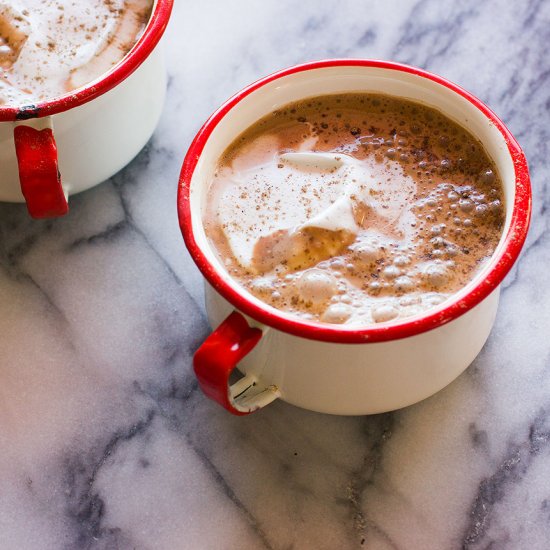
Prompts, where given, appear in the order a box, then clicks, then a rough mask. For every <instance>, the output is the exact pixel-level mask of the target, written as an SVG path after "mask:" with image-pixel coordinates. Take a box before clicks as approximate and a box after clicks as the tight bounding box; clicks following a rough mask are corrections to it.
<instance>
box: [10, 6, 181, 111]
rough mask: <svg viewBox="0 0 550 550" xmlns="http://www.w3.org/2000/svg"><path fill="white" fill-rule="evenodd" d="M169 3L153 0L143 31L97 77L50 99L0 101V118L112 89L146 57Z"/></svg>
mask: <svg viewBox="0 0 550 550" xmlns="http://www.w3.org/2000/svg"><path fill="white" fill-rule="evenodd" d="M173 4H174V0H157V3H156V5H155V6H154V8H153V12H152V14H151V17H150V18H149V22H148V23H147V26H146V27H145V31H144V32H143V35H142V36H141V37H140V38H139V40H138V41H137V42H136V43H135V45H134V47H133V48H132V49H131V50H130V51H129V52H128V53H127V54H126V55H125V56H124V57H123V58H122V59H121V60H120V61H119V62H118V63H117V64H116V65H115V66H114V67H113V68H112V69H110V70H109V71H107V72H106V73H103V74H102V75H100V76H99V77H98V79H95V80H92V81H91V82H89V83H88V84H85V85H84V86H82V87H80V88H77V89H76V90H75V91H74V92H68V93H66V94H63V95H60V96H57V97H54V98H52V99H46V100H44V101H39V102H36V103H30V104H24V105H16V106H2V105H0V122H13V121H18V120H28V119H31V118H41V117H45V116H49V115H55V114H58V113H62V112H64V111H68V110H69V109H72V108H74V107H79V106H80V105H83V104H84V103H88V101H92V100H93V99H96V98H97V97H99V96H100V95H103V94H104V93H106V92H108V91H109V90H111V89H113V88H114V87H115V86H117V85H118V84H120V83H121V82H122V81H123V80H125V79H126V78H128V77H129V76H130V75H131V74H132V73H133V72H134V71H135V70H136V69H137V68H138V67H139V66H140V65H141V64H142V63H143V62H144V61H145V60H146V59H147V58H148V57H149V55H150V54H151V52H152V51H153V49H154V48H155V46H156V45H157V44H158V42H159V40H160V39H161V38H162V35H163V34H164V31H165V30H166V26H167V25H168V21H169V20H170V14H171V13H172V7H173Z"/></svg>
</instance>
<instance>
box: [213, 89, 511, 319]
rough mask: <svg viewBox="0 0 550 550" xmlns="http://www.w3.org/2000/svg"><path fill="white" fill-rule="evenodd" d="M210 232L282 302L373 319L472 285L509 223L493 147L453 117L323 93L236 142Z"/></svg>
mask: <svg viewBox="0 0 550 550" xmlns="http://www.w3.org/2000/svg"><path fill="white" fill-rule="evenodd" d="M208 193H209V194H208V201H207V206H206V208H205V212H204V225H205V229H206V233H207V235H208V237H209V239H210V241H211V243H212V244H213V247H214V249H215V250H216V251H217V254H218V255H219V257H220V258H221V259H222V261H223V263H224V265H225V267H226V269H227V272H228V273H229V275H230V276H231V277H233V278H234V279H236V280H237V281H239V282H240V284H241V285H242V286H243V287H244V288H246V289H247V290H248V291H249V292H250V293H252V294H254V295H255V296H256V297H257V298H259V299H261V300H262V301H264V302H265V303H267V304H269V305H271V306H273V307H274V308H277V309H280V310H284V311H287V312H290V313H293V314H294V315H296V316H298V317H300V318H302V319H304V320H313V321H321V322H325V323H334V324H350V325H368V324H372V323H383V322H388V321H392V320H397V319H400V318H405V317H409V316H412V315H417V314H419V313H422V312H424V311H426V310H429V309H430V308H433V307H434V306H436V305H439V304H441V303H442V302H444V301H445V300H446V299H448V298H449V297H450V296H452V295H453V294H454V293H456V292H457V291H459V290H460V289H461V288H463V287H464V286H465V285H466V284H467V283H468V282H470V281H471V280H472V279H473V278H474V277H475V276H476V274H477V273H478V272H479V270H480V269H481V268H482V267H483V265H484V264H485V263H486V262H487V260H488V259H489V258H490V257H491V255H492V254H493V252H494V251H495V249H496V247H497V245H498V243H499V240H500V238H501V234H502V230H503V227H504V218H505V211H504V204H503V203H504V199H503V186H502V182H501V180H500V177H499V174H498V172H497V170H496V167H495V165H494V163H493V161H492V160H491V159H490V158H489V156H488V155H487V153H486V152H485V150H484V148H483V146H482V145H481V143H480V142H479V141H478V140H477V139H476V138H475V137H474V136H473V135H472V134H470V133H469V132H468V131H467V130H466V129H464V128H463V127H461V126H460V125H458V124H457V123H455V122H454V121H452V120H451V119H449V118H448V117H446V116H444V115H443V114H442V113H441V112H439V111H437V110H435V109H433V108H431V107H427V106H424V105H421V104H420V103H416V102H412V101H409V100H407V99H403V98H394V97H390V96H384V95H377V94H372V93H345V94H336V95H325V96H320V97H311V98H308V99H305V100H301V101H299V102H296V103H292V104H288V105H286V106H283V107H282V108H279V109H278V110H277V111H275V112H273V113H271V114H269V115H268V116H266V117H264V118H262V119H261V120H259V121H258V122H256V123H255V124H253V125H252V126H251V127H250V128H248V129H247V130H246V131H245V132H244V133H243V134H241V135H240V136H238V137H237V138H236V139H235V140H234V141H233V143H232V144H231V145H230V146H229V147H228V148H227V149H226V151H225V152H224V154H223V155H222V157H221V158H220V159H219V163H218V166H217V169H216V171H215V174H214V176H213V178H212V181H211V182H210V187H209V192H208Z"/></svg>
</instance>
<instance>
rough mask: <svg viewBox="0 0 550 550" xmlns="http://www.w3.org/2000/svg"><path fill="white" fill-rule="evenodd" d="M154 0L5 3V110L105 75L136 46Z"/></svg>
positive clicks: (0, 14) (1, 75)
mask: <svg viewBox="0 0 550 550" xmlns="http://www.w3.org/2000/svg"><path fill="white" fill-rule="evenodd" d="M152 6H153V0H126V1H125V0H0V105H10V106H19V105H26V104H30V103H33V102H36V101H41V100H46V99H51V98H54V97H58V96H60V95H63V94H66V93H67V92H70V91H72V90H75V89H77V88H79V87H81V86H83V85H85V84H87V83H89V82H91V81H93V80H95V79H96V78H97V77H99V76H101V75H102V74H103V73H105V72H107V71H108V70H109V69H111V68H112V67H113V66H114V65H116V63H118V62H119V61H120V60H121V59H122V58H123V57H124V56H125V55H126V54H127V53H128V52H129V51H130V50H131V49H132V47H133V46H134V45H135V43H136V42H137V40H138V39H139V37H140V36H141V34H142V33H143V30H144V29H145V26H146V24H147V22H148V20H149V18H150V16H151V10H152Z"/></svg>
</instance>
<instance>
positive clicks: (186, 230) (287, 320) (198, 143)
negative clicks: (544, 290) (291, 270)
mask: <svg viewBox="0 0 550 550" xmlns="http://www.w3.org/2000/svg"><path fill="white" fill-rule="evenodd" d="M349 66H351V67H367V68H381V69H388V70H395V71H401V72H406V73H410V74H413V75H416V76H419V77H422V78H426V79H428V80H431V81H433V82H435V83H437V84H439V85H441V86H444V87H446V88H448V89H450V90H451V91H453V92H455V93H457V94H458V95H460V96H462V97H463V98H465V99H466V100H468V101H469V102H470V103H471V104H472V105H474V106H475V107H476V108H477V109H478V110H479V111H481V113H482V114H483V115H484V116H485V117H486V118H488V119H489V121H490V122H491V123H492V124H493V125H494V126H495V127H496V128H497V129H498V130H499V132H500V133H501V134H502V136H503V138H504V141H505V143H506V146H507V148H508V152H509V154H510V157H511V159H512V162H513V165H514V173H515V197H514V204H513V209H512V215H511V221H510V226H509V228H508V231H507V233H506V235H505V237H504V242H503V245H502V247H501V250H500V252H499V253H498V254H493V256H492V258H491V263H490V266H489V268H488V271H487V273H486V274H485V275H484V276H483V277H482V278H480V279H479V280H478V281H477V283H476V284H475V286H473V287H472V288H471V289H470V291H469V292H468V293H467V294H465V295H464V296H461V297H460V298H458V299H454V300H453V298H452V297H451V298H449V299H448V300H447V301H446V302H444V304H442V306H443V305H444V306H445V307H441V308H433V310H430V309H429V310H427V311H426V312H425V313H423V314H420V315H418V316H414V317H410V318H404V319H403V320H400V321H396V322H391V323H388V324H386V323H382V324H380V325H376V324H373V325H359V326H353V325H352V326H349V327H346V326H345V325H334V324H326V323H320V322H311V321H306V320H302V319H300V318H299V317H297V316H294V315H292V314H291V313H287V312H284V311H282V310H277V309H275V308H270V307H269V306H268V305H267V304H265V307H262V306H260V305H258V304H256V303H254V302H252V301H251V300H250V299H249V298H248V297H247V296H246V293H247V291H246V290H245V289H244V288H243V289H242V291H240V292H239V291H238V290H236V289H235V288H233V287H232V286H231V285H229V284H228V283H227V281H226V278H227V275H225V276H224V274H223V273H221V272H219V271H218V270H217V269H216V267H214V266H213V265H212V264H211V263H210V261H209V260H208V258H207V257H206V255H205V254H204V253H203V251H202V249H201V247H200V246H199V245H198V244H197V242H196V240H195V237H194V233H193V224H192V221H193V215H192V212H191V201H190V188H191V181H192V178H193V174H194V172H195V169H196V167H197V164H198V161H199V158H200V156H201V154H202V152H203V149H204V147H205V146H206V143H207V142H208V140H209V138H210V136H211V134H212V133H213V131H214V130H215V128H216V127H217V125H218V124H219V123H220V121H221V120H222V119H223V118H224V117H225V116H226V115H227V114H228V113H229V112H230V111H231V110H232V109H233V108H234V107H235V106H236V105H237V104H238V103H240V101H242V100H243V99H244V98H245V97H247V96H248V95H250V94H251V93H253V92H254V91H256V90H258V89H259V88H261V87H263V86H265V85H266V84H269V83H271V82H273V81H275V80H278V79H280V78H283V77H285V76H289V75H293V74H296V73H301V72H304V71H310V70H315V69H324V68H333V67H349ZM531 201H532V198H531V184H530V178H529V171H528V167H527V161H526V158H525V155H524V153H523V151H522V150H521V148H520V146H519V144H518V143H517V141H516V140H515V138H514V137H513V136H512V134H511V132H510V131H509V130H508V128H507V127H506V126H505V125H504V123H503V122H502V121H501V120H500V119H499V118H498V117H497V115H496V114H495V113H493V111H491V109H489V107H487V106H486V105H485V104H484V103H483V102H482V101H481V100H479V99H478V98H477V97H475V96H474V95H472V94H471V93H469V92H467V91H466V90H464V89H463V88H461V87H460V86H458V85H456V84H454V83H453V82H451V81H449V80H447V79H445V78H443V77H441V76H439V75H436V74H433V73H430V72H428V71H425V70H423V69H419V68H417V67H412V66H409V65H404V64H401V63H395V62H391V61H382V60H374V59H326V60H321V61H313V62H308V63H303V64H299V65H295V66H292V67H290V68H287V69H283V70H280V71H277V72H275V73H272V74H270V75H268V76H266V77H264V78H261V79H259V80H257V81H255V82H253V83H252V84H250V85H249V86H247V87H245V88H243V89H242V90H241V91H239V92H237V93H236V94H235V95H234V96H232V97H231V98H230V99H228V100H227V101H226V102H225V103H224V104H223V105H222V106H221V107H220V108H219V109H218V110H217V111H215V112H214V113H213V114H212V115H211V116H210V118H209V119H208V120H207V121H206V122H205V124H204V125H203V126H202V128H201V129H200V130H199V132H198V133H197V135H196V136H195V138H194V140H193V142H192V143H191V145H190V147H189V150H188V152H187V154H186V157H185V160H184V162H183V166H182V169H181V173H180V178H179V186H178V198H177V205H178V218H179V224H180V230H181V232H182V235H183V239H184V241H185V244H186V246H187V249H188V250H189V253H190V254H191V257H192V258H193V260H194V262H195V263H196V265H197V267H198V268H199V270H200V271H201V273H202V274H203V276H204V277H205V279H206V280H207V281H208V282H209V283H210V284H211V285H212V287H213V288H214V289H215V290H216V291H217V292H218V293H219V294H221V296H223V297H224V298H225V299H226V300H228V301H229V302H230V303H231V304H232V305H233V306H235V308H237V309H238V310H239V311H241V312H243V313H245V314H246V315H248V316H249V317H251V318H253V319H255V320H256V321H258V322H260V323H263V324H265V325H267V326H270V327H272V328H274V329H277V330H280V331H283V332H286V333H289V334H292V335H294V336H299V337H302V338H307V339H312V340H320V341H324V342H334V343H350V344H351V343H367V342H386V341H391V340H398V339H401V338H407V337H411V336H415V335H417V334H421V333H424V332H427V331H430V330H433V329H435V328H438V327H440V326H443V325H445V324H447V323H449V322H451V321H453V320H454V319H456V318H457V317H460V316H461V315H463V314H464V313H466V312H468V311H469V310H471V309H472V308H473V307H475V306H476V305H477V304H479V303H480V302H481V301H482V300H483V299H485V298H486V297H487V296H488V295H489V294H490V293H491V292H493V291H494V290H495V289H496V288H497V287H498V286H499V285H500V283H501V282H502V280H503V279H504V277H505V276H506V274H507V273H508V272H509V271H510V269H511V268H512V266H513V265H514V263H515V261H516V260H517V258H518V256H519V254H520V252H521V249H522V247H523V244H524V242H525V239H526V237H527V232H528V229H529V223H530V219H531ZM447 302H448V303H447ZM445 304H446V305H445ZM434 310H435V311H434Z"/></svg>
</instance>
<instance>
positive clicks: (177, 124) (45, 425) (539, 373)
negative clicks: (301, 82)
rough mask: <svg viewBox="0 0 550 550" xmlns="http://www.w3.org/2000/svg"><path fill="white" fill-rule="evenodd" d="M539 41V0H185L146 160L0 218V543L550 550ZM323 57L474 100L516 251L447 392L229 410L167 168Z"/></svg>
mask: <svg viewBox="0 0 550 550" xmlns="http://www.w3.org/2000/svg"><path fill="white" fill-rule="evenodd" d="M549 28H550V3H549V2H544V1H542V0H528V1H526V2H507V1H504V0H502V1H496V0H489V1H485V2H478V1H475V0H466V1H464V0H457V1H456V2H438V1H436V0H420V1H417V2H414V1H394V2H386V1H381V0H380V1H371V2H365V1H364V2H357V1H350V0H339V1H334V0H327V1H323V2H321V1H314V0H302V1H301V2H295V1H291V0H263V1H262V2H258V1H252V0H249V1H246V0H235V1H233V2H222V1H221V0H202V1H201V2H183V1H178V0H176V6H175V11H174V16H173V20H172V22H171V26H170V29H169V32H168V35H167V40H166V45H167V58H168V66H169V72H170V81H169V91H168V99H167V106H166V111H165V114H164V116H163V118H162V121H161V123H160V126H159V128H158V130H157V132H156V133H155V135H154V137H153V138H152V140H151V141H150V143H149V145H148V146H147V147H146V148H145V150H144V151H143V152H142V153H141V154H140V155H139V156H138V157H137V158H136V159H135V161H134V162H133V163H132V164H131V165H130V166H129V167H127V168H126V169H125V170H124V171H123V172H121V173H120V174H118V175H117V176H115V177H114V178H112V179H111V180H110V181H108V182H105V183H104V184H103V185H101V186H99V187H97V188H95V189H93V190H91V191H89V192H86V193H84V194H82V195H80V196H76V197H74V198H73V199H72V201H71V206H72V211H71V214H70V215H69V216H68V217H67V218H65V219H62V220H59V221H55V222H33V221H30V220H29V219H28V218H27V215H26V212H25V209H24V207H22V206H19V205H0V449H1V453H0V548H1V549H2V550H4V549H10V550H11V549H17V550H24V549H80V548H84V549H94V550H95V549H133V548H136V549H192V550H195V549H218V548H219V549H237V548H238V549H240V550H247V549H256V548H258V549H261V548H266V549H275V550H283V549H294V550H298V549H313V548H315V549H336V548H338V549H348V548H349V549H353V548H368V549H376V550H378V549H422V550H431V549H437V550H440V549H459V548H464V549H472V550H474V549H488V548H491V549H496V550H502V549H505V550H508V549H512V550H516V549H525V548H529V549H546V548H549V547H550V366H549V365H550V339H549V338H548V332H549V330H550V294H549V291H548V289H549V280H548V271H547V269H548V267H547V266H548V265H549V263H550V240H549V238H548V235H549V233H548V213H547V208H548V200H549V196H550V195H549V193H550V191H549V189H548V181H549V177H550V170H549V168H548V161H547V159H548V157H549V153H550V151H549V146H548V143H549V140H550V117H549V109H550V57H549V56H548V41H549V40H550V31H549ZM335 56H364V57H376V58H384V59H393V60H397V61H401V62H405V63H410V64H414V65H418V66H420V67H424V68H426V69H429V70H432V71H435V72H437V73H439V74H442V75H443V76H445V77H448V78H450V79H452V80H454V81H456V82H457V83H459V84H461V85H463V86H464V87H466V88H467V89H469V90H471V91H472V92H473V93H475V94H476V95H478V96H479V97H480V98H482V99H483V100H484V101H486V102H487V103H488V104H489V105H490V106H491V107H492V108H493V109H494V110H495V111H496V112H497V113H498V114H499V115H500V116H501V117H502V118H503V119H504V121H505V122H506V123H507V124H508V125H509V127H510V128H511V130H512V131H513V133H514V134H515V135H516V137H517V138H518V140H519V141H520V143H521V144H522V146H523V147H524V149H525V152H526V154H527V157H528V160H529V163H530V167H531V172H532V179H533V186H534V195H535V203H534V214H535V215H534V220H533V225H532V229H531V232H530V236H529V240H528V244H527V246H526V249H525V251H524V254H523V256H522V259H521V261H520V263H519V265H518V267H517V268H516V269H514V271H513V272H512V273H511V274H510V276H509V277H508V278H507V280H506V282H505V284H504V286H503V293H502V300H501V304H500V309H499V314H498V320H497V323H496V326H495V329H494V331H493V333H492V336H491V338H490V340H489V342H488V343H487V345H486V347H485V348H484V350H483V352H482V353H481V355H480V356H479V358H478V359H477V360H476V361H475V363H474V364H473V365H472V366H471V368H470V369H469V370H468V371H466V372H465V373H464V374H463V375H462V376H461V377H460V378H459V379H457V380H456V381H455V382H454V383H453V384H451V385H450V386H449V387H448V388H446V389H445V390H444V391H442V392H441V393H439V394H438V395H436V396H434V397H432V398H430V399H428V400H426V401H424V402H422V403H420V404H418V405H415V406H412V407H409V408H407V409H405V410H401V411H398V412H395V413H389V414H383V415H379V416H372V417H354V418H342V417H331V416H325V415H321V414H315V413H311V412H307V411H304V410H300V409H297V408H294V407H292V406H289V405H286V404H285V403H282V402H277V403H274V404H273V405H271V406H269V407H268V408H267V409H265V410H264V411H262V412H261V413H258V414H256V415H253V416H250V417H247V418H234V417H231V416H230V415H228V414H226V413H225V412H224V411H222V410H221V409H219V408H217V406H216V405H214V404H213V403H211V402H209V401H207V400H206V399H205V398H204V397H203V395H202V394H201V393H200V391H199V390H198V388H197V384H196V382H195V379H194V377H193V375H192V373H191V356H192V353H193V351H194V350H195V349H196V347H197V346H198V345H199V343H200V342H201V341H202V339H203V338H204V337H205V335H206V334H207V333H208V330H209V329H208V327H207V323H206V320H205V316H204V308H203V302H202V299H203V290H202V283H201V277H200V276H199V274H198V272H197V270H196V269H195V267H194V264H193V262H192V261H191V260H190V258H189V256H188V254H187V253H186V251H185V249H184V247H183V244H182V240H181V236H180V234H179V229H178V226H177V220H176V208H175V193H176V182H177V176H178V172H179V168H180V165H181V161H182V159H183V155H184V153H185V151H186V149H187V146H188V145H189V143H190V140H191V139H192V137H193V135H194V134H195V132H196V131H197V129H198V128H199V126H200V125H201V123H202V122H203V121H204V120H205V118H206V117H207V116H208V115H209V114H210V113H211V112H212V111H213V110H214V109H215V108H216V107H217V106H218V105H219V104H220V103H221V102H222V101H224V100H225V99H226V98H227V97H229V96H230V95H231V94H233V93H234V92H236V91H237V90H238V89H240V88H241V87H242V86H244V85H246V84H247V83H249V82H250V81H252V80H254V79H256V78H258V77H260V76H262V75H265V74H267V73H269V72H271V71H273V70H276V69H279V68H282V67H285V66H289V65H292V64H295V63H297V62H302V61H305V60H312V59H319V58H325V57H335Z"/></svg>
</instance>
